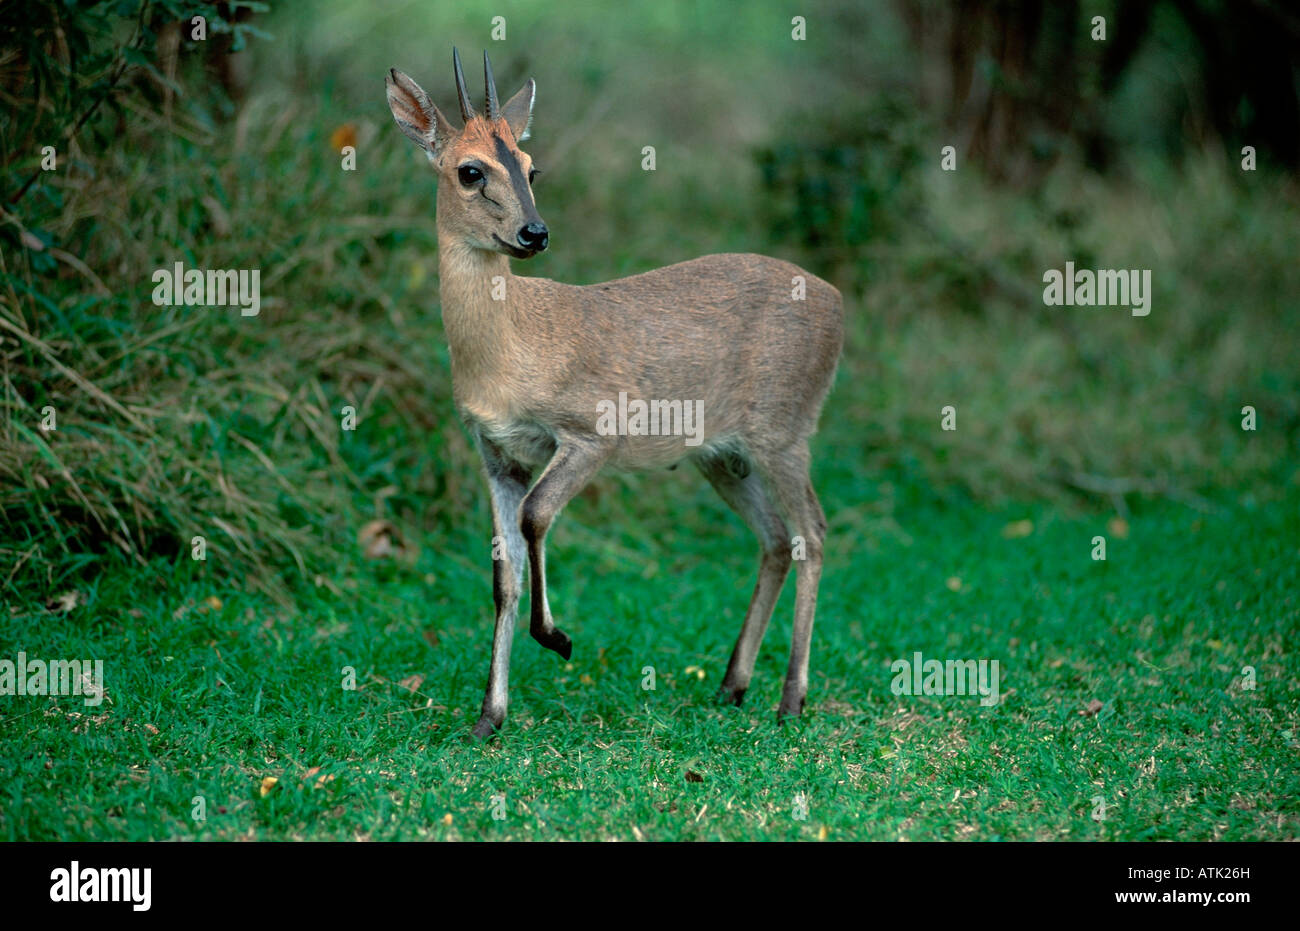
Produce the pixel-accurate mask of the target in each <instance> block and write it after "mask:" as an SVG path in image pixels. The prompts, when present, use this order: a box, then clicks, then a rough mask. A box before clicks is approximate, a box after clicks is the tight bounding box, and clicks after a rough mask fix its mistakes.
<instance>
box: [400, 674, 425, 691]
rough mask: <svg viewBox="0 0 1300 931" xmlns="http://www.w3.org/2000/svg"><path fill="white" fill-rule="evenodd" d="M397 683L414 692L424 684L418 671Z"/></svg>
mask: <svg viewBox="0 0 1300 931" xmlns="http://www.w3.org/2000/svg"><path fill="white" fill-rule="evenodd" d="M397 684H398V685H399V686H401V687H402V688H404V689H406V691H408V692H414V691H416V690H417V689H419V687H420V686H421V685H423V684H424V676H422V675H420V673H418V672H416V673H412V674H411V675H409V676H407V677H406V678H405V679H403V680H402V681H401V682H399V683H397Z"/></svg>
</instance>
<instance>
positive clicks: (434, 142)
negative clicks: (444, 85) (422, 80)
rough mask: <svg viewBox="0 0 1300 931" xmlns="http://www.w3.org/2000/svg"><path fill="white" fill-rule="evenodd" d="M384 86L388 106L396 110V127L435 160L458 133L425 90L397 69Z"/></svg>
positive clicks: (394, 116) (392, 72) (394, 117)
mask: <svg viewBox="0 0 1300 931" xmlns="http://www.w3.org/2000/svg"><path fill="white" fill-rule="evenodd" d="M384 87H385V90H386V91H387V94H388V109H390V110H392V111H393V119H394V120H396V121H397V128H398V129H400V130H401V131H402V132H404V133H406V135H407V136H408V137H409V138H410V139H411V141H412V142H414V143H415V144H416V145H418V146H419V147H420V148H422V149H424V151H425V152H426V153H427V154H428V156H429V159H430V160H432V159H433V157H434V156H435V155H436V154H437V153H438V152H439V151H441V149H442V147H443V146H444V145H445V144H446V143H447V142H448V141H449V140H450V139H451V138H452V137H453V136H454V135H455V130H454V129H453V128H452V126H451V124H450V123H448V122H447V118H446V117H445V116H443V115H442V113H441V111H439V110H438V108H437V107H435V106H434V105H433V101H431V100H430V99H429V95H428V94H426V93H425V92H424V89H423V88H421V87H420V85H419V84H416V83H415V82H414V81H412V80H411V79H410V78H409V77H407V76H406V75H405V74H403V73H402V72H400V71H398V70H397V69H396V68H390V69H389V71H388V75H387V77H385V78H384Z"/></svg>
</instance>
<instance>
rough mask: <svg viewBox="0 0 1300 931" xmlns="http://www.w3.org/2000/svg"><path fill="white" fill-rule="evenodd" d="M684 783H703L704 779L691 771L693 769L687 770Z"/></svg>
mask: <svg viewBox="0 0 1300 931" xmlns="http://www.w3.org/2000/svg"><path fill="white" fill-rule="evenodd" d="M686 781H687V782H703V781H704V777H703V776H701V775H700V774H699V773H697V772H696V771H695V770H693V769H688V770H687V771H686Z"/></svg>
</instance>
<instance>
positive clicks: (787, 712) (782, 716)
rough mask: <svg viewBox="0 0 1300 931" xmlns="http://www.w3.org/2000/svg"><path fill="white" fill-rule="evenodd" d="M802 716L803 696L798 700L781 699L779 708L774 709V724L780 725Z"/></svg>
mask: <svg viewBox="0 0 1300 931" xmlns="http://www.w3.org/2000/svg"><path fill="white" fill-rule="evenodd" d="M801 714H803V696H802V695H800V696H799V697H798V698H782V699H781V706H780V707H779V708H777V709H776V722H777V723H778V724H782V723H784V722H785V721H787V720H789V719H791V718H797V717H799V716H800V715H801Z"/></svg>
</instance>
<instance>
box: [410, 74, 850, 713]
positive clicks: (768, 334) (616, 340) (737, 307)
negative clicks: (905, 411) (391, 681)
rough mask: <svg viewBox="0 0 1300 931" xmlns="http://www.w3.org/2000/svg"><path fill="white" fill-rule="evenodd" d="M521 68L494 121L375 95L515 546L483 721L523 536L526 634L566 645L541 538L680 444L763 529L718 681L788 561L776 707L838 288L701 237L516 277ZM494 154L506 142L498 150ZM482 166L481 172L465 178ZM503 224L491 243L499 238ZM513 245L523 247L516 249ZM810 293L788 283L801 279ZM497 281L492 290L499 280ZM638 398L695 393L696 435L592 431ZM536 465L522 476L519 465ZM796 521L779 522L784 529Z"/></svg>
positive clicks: (499, 517)
mask: <svg viewBox="0 0 1300 931" xmlns="http://www.w3.org/2000/svg"><path fill="white" fill-rule="evenodd" d="M533 92H534V88H533V83H532V82H531V81H529V82H528V83H527V84H526V85H525V86H524V88H523V89H522V90H521V91H520V92H519V93H518V94H516V95H515V96H514V97H513V98H512V99H511V100H510V101H508V102H507V103H506V104H505V106H504V107H503V108H502V109H501V112H502V118H500V119H496V120H493V121H489V120H487V119H485V118H484V117H482V116H478V115H474V114H472V115H471V118H470V119H469V121H468V122H467V124H466V125H465V127H464V128H463V129H462V130H456V129H455V128H453V127H451V126H450V125H449V124H448V123H447V121H446V119H445V117H443V116H442V114H441V112H440V111H438V109H437V108H436V107H434V106H433V105H432V103H431V102H429V100H428V98H427V96H425V95H424V92H423V91H422V90H420V89H419V87H418V85H416V84H415V83H414V82H413V81H411V79H410V78H408V77H406V76H405V75H403V74H401V73H400V72H393V73H392V74H391V75H390V78H389V82H388V96H389V103H390V107H391V108H392V110H393V115H394V118H395V119H396V120H397V121H398V125H399V126H400V127H402V130H403V132H406V134H407V135H408V136H410V137H411V138H412V139H414V140H415V141H416V142H417V143H419V144H420V145H421V146H422V147H423V148H424V149H425V150H426V152H428V153H429V157H430V160H431V161H432V163H433V166H434V168H435V170H436V171H437V173H438V177H439V193H438V203H437V226H438V243H439V252H440V257H439V275H440V282H441V298H442V313H443V321H444V325H445V329H446V333H447V340H448V343H449V345H450V349H451V363H452V381H453V385H454V393H455V400H456V406H457V409H458V410H459V412H460V414H461V416H462V417H463V418H464V420H465V422H466V424H467V425H468V426H469V428H470V430H471V432H472V433H473V434H474V435H475V437H476V439H477V441H478V443H479V446H480V449H481V450H482V452H483V456H484V462H485V466H486V468H487V472H488V478H489V483H490V486H491V489H492V492H493V504H494V524H495V526H496V532H497V534H498V536H500V537H502V538H503V539H505V540H506V541H507V542H508V543H509V546H508V550H509V551H510V552H509V553H508V555H507V556H506V558H503V559H501V560H498V563H497V565H496V567H495V593H496V601H497V633H496V636H495V639H494V647H493V663H492V670H491V674H490V676H489V683H488V694H487V696H486V697H485V699H484V706H483V716H482V718H481V719H480V721H479V725H478V727H476V729H475V733H476V734H479V735H480V736H485V735H487V734H489V733H491V732H492V731H493V730H494V729H495V728H497V727H499V726H500V724H501V722H502V721H503V720H504V717H505V705H506V686H505V681H506V675H507V671H508V660H509V647H510V640H511V637H512V635H513V630H514V613H515V610H516V608H517V604H518V599H519V595H520V593H521V588H520V586H521V583H522V573H523V565H522V563H523V551H524V549H525V548H526V549H527V556H528V561H529V562H530V563H531V564H532V573H531V585H532V596H533V597H532V620H531V630H532V633H533V636H534V637H535V638H537V639H538V640H539V641H540V642H542V643H543V644H544V645H546V646H548V647H550V648H552V649H555V650H556V651H557V652H560V653H561V654H562V655H564V656H566V657H567V656H568V655H569V654H568V651H569V649H570V644H569V639H568V637H567V636H565V635H564V634H563V633H561V632H560V631H559V630H558V628H556V627H555V626H554V623H553V621H552V619H551V616H550V610H549V607H548V605H547V603H546V585H545V568H544V565H545V563H544V558H545V557H544V548H543V544H544V539H545V535H546V532H547V530H548V528H549V526H550V524H551V522H552V521H553V520H554V518H555V516H556V514H557V513H558V512H559V510H560V508H562V507H563V505H564V504H565V503H566V502H567V501H568V500H569V499H570V498H572V496H573V495H574V494H576V493H577V492H578V491H579V490H581V488H582V486H583V485H585V484H586V483H587V481H589V480H590V478H591V477H592V476H594V475H595V473H596V472H597V471H599V469H600V468H602V467H603V466H605V465H615V466H620V467H628V468H656V467H662V466H668V465H672V464H675V463H676V462H678V461H680V460H682V459H691V460H693V461H694V462H695V463H696V465H697V466H698V467H699V468H700V470H701V472H703V474H704V475H705V477H706V478H708V479H709V481H710V482H711V483H713V485H714V487H715V488H717V489H718V491H719V493H720V494H721V495H722V497H723V498H724V500H726V501H727V503H728V504H730V505H731V506H732V507H733V508H735V509H736V510H737V512H738V513H739V514H740V515H741V516H742V517H743V518H744V519H745V520H746V522H747V523H749V525H750V526H751V527H752V528H753V529H754V531H755V533H756V534H758V536H759V539H760V541H761V542H762V544H763V560H762V563H761V565H760V572H759V582H758V585H757V587H756V588H755V592H754V597H753V599H752V601H751V604H750V608H749V611H748V612H747V615H746V619H745V624H744V628H743V629H742V632H741V636H740V639H739V641H738V642H737V645H736V649H735V651H734V652H733V654H732V659H731V663H730V664H729V666H728V670H727V676H726V678H725V679H724V682H723V693H724V697H725V698H727V699H729V700H732V701H735V702H737V703H739V700H740V699H741V698H743V696H744V692H745V689H746V688H747V687H748V684H749V679H750V676H751V675H752V670H753V662H754V656H755V655H756V653H757V648H758V642H759V641H760V640H761V638H762V635H763V630H764V629H765V628H766V625H767V619H768V617H769V616H770V614H771V610H772V605H773V604H774V603H775V600H776V596H777V594H779V592H780V588H781V584H782V581H783V580H784V577H785V575H786V573H787V572H788V569H789V567H790V565H791V562H792V559H791V548H792V545H793V546H794V548H795V549H796V550H802V551H804V552H805V553H806V558H803V559H799V560H797V563H798V566H797V569H798V581H799V590H798V597H797V599H796V609H795V638H794V645H793V647H792V651H791V660H790V670H789V674H788V676H787V680H786V689H785V693H784V695H783V697H782V702H781V714H782V715H783V716H785V715H791V714H798V713H799V711H800V710H801V709H802V706H803V701H804V694H805V692H806V690H807V663H808V642H809V640H810V639H811V633H812V619H813V609H814V606H815V603H816V590H817V582H818V578H819V576H820V571H821V562H822V541H823V537H824V534H825V517H824V515H823V514H822V512H821V508H820V506H819V505H818V502H817V498H816V495H815V494H814V492H813V490H812V485H811V484H810V483H809V481H808V466H809V453H808V438H809V437H810V436H811V434H812V433H813V431H814V429H815V427H816V422H817V417H818V414H819V412H820V410H821V406H822V403H823V401H824V399H825V397H826V393H827V391H828V390H829V388H830V385H831V381H832V379H833V377H834V373H835V367H836V363H837V361H838V358H839V354H840V349H841V345H842V342H843V321H842V304H841V298H840V294H839V292H838V291H837V290H836V289H835V288H834V287H832V286H831V285H829V284H827V283H826V282H825V281H822V280H821V279H820V278H817V277H816V276H814V275H811V274H809V273H808V272H805V271H804V270H802V269H800V268H799V267H798V266H795V265H792V264H790V263H788V262H784V261H781V260H779V259H773V258H767V257H765V256H761V255H710V256H705V257H704V258H699V259H694V260H691V261H688V262H681V263H678V264H676V265H670V266H667V267H665V268H659V269H656V270H654V271H650V272H646V273H644V274H641V275H634V276H632V277H630V278H621V279H618V280H616V281H610V282H606V283H603V284H594V285H585V286H578V285H568V284H562V283H560V282H556V281H551V280H549V279H545V278H527V277H520V276H515V275H513V274H512V273H511V271H510V262H509V256H515V257H519V253H520V252H523V251H524V250H522V249H521V248H520V247H519V245H516V243H517V242H518V243H519V244H522V243H523V240H522V239H518V240H517V239H516V236H517V234H518V232H519V231H520V230H521V228H522V227H524V226H525V225H526V224H529V223H533V222H536V223H540V222H541V218H540V216H539V215H538V213H537V208H536V205H535V203H534V202H533V198H532V193H531V190H530V189H529V188H528V187H527V185H526V184H524V185H521V184H520V183H519V177H518V175H517V174H516V175H515V176H514V179H513V183H512V179H511V171H510V168H511V167H512V166H511V165H509V164H503V161H505V162H511V161H516V162H517V171H521V172H522V176H523V177H525V178H526V177H527V175H528V172H529V170H530V168H531V167H532V160H531V158H530V157H529V156H528V155H527V154H526V153H525V152H523V151H521V150H520V149H519V148H518V145H517V142H516V138H517V136H521V135H524V133H525V130H526V127H527V125H528V121H529V118H530V116H531V109H532V101H533ZM503 154H504V156H505V157H504V159H503V158H502V157H500V156H502V155H503ZM466 164H472V165H474V166H478V167H480V168H481V169H482V170H483V172H484V175H485V180H484V183H483V184H482V186H481V187H480V186H477V185H475V186H471V187H467V186H465V185H464V184H463V183H461V181H460V179H459V175H458V171H459V170H460V168H461V166H463V165H466ZM498 240H499V241H498ZM525 254H527V253H526V252H525ZM797 278H802V279H803V280H804V282H805V284H804V287H805V288H806V295H805V297H804V299H802V300H797V299H795V298H794V297H793V296H792V291H793V289H794V288H795V286H796V279H797ZM503 287H504V300H497V299H494V296H500V294H501V289H502V288H503ZM620 392H626V394H627V396H628V397H629V398H635V399H645V400H650V399H679V400H683V401H687V400H689V401H697V402H701V403H702V412H703V433H704V437H703V443H702V444H701V445H699V446H686V445H684V443H683V438H682V437H681V436H603V435H600V434H599V433H598V432H597V430H596V422H597V410H598V404H600V403H601V402H604V401H614V400H615V399H617V398H618V396H619V393H620ZM537 470H540V475H538V476H537V478H536V481H535V482H533V484H532V487H531V488H529V487H528V484H529V482H530V481H532V477H533V474H534V472H536V471H537ZM792 531H793V533H792Z"/></svg>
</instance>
